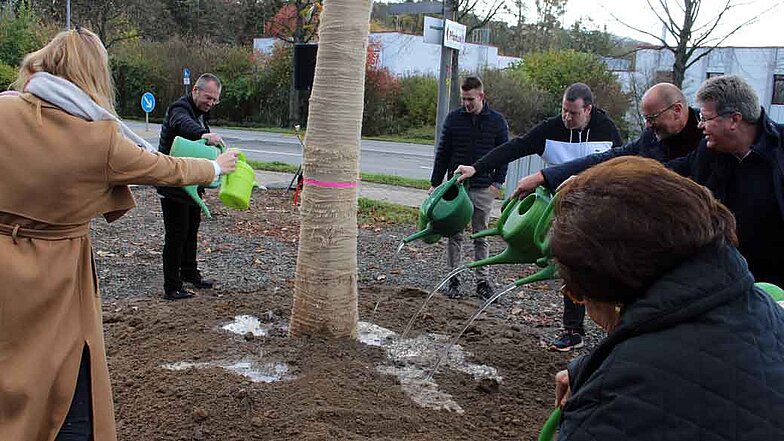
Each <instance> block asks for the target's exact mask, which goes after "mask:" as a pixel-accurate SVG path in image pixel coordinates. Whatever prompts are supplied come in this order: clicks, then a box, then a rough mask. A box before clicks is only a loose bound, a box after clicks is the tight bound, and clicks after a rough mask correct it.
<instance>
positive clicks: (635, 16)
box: [510, 0, 784, 47]
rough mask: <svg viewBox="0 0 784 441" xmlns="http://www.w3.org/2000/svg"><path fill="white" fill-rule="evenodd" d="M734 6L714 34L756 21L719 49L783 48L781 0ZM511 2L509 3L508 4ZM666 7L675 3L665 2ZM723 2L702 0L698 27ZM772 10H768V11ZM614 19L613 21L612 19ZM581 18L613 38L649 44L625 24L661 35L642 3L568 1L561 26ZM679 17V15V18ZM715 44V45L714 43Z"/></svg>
mask: <svg viewBox="0 0 784 441" xmlns="http://www.w3.org/2000/svg"><path fill="white" fill-rule="evenodd" d="M524 1H525V2H526V3H527V4H528V16H529V17H532V16H533V15H534V14H535V13H536V7H535V6H534V1H533V0H524ZM661 1H665V0H650V3H651V4H653V5H658V4H659V3H660V2H661ZM731 1H732V3H733V4H737V5H738V6H737V7H736V8H735V9H733V11H732V13H731V14H729V16H725V17H723V18H722V23H725V26H723V27H720V28H718V29H717V31H716V34H719V33H721V34H722V35H723V34H726V33H727V32H729V31H730V30H732V29H733V28H734V27H736V26H737V25H738V24H740V23H743V22H745V21H747V20H749V19H751V18H755V17H756V18H757V21H756V22H754V23H751V24H749V25H747V26H746V27H744V28H742V29H741V30H739V31H737V32H736V33H735V34H733V35H732V36H730V37H729V38H728V39H727V40H726V41H725V42H724V43H722V44H721V45H722V46H782V47H784V31H782V26H784V1H782V0H731ZM510 3H511V2H510ZM669 3H670V4H676V3H675V1H674V0H669ZM726 3H727V0H702V7H701V8H700V17H705V18H701V19H698V23H697V24H698V25H700V24H704V23H705V21H706V20H707V18H713V17H715V16H716V14H718V12H719V11H720V10H721V9H722V7H723V6H724V5H725V4H726ZM771 7H772V9H768V8H771ZM613 16H615V18H614V17H613ZM580 18H583V20H582V21H583V23H584V24H587V25H588V27H589V28H592V29H603V28H604V26H605V25H606V27H607V31H608V32H610V33H613V34H616V35H620V36H625V37H631V38H634V39H637V40H641V41H647V42H649V43H655V42H656V41H655V39H654V38H652V37H650V36H646V35H644V34H641V33H638V32H635V31H633V30H631V29H629V27H627V26H624V24H622V23H626V24H628V25H630V26H633V27H635V28H639V29H644V30H646V31H649V32H651V33H653V34H656V35H657V36H659V35H661V32H662V25H661V22H660V21H659V20H658V19H657V18H656V15H655V14H654V13H653V11H651V9H650V7H649V6H648V2H647V1H646V0H569V1H568V3H567V5H566V14H565V16H564V20H563V25H564V26H565V27H568V26H570V25H571V24H572V23H574V22H575V21H576V20H579V19H580ZM681 18H682V16H681ZM588 19H590V21H589V20H588ZM714 44H715V43H714Z"/></svg>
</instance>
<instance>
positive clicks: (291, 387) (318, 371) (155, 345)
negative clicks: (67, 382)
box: [95, 196, 572, 441]
mask: <svg viewBox="0 0 784 441" xmlns="http://www.w3.org/2000/svg"><path fill="white" fill-rule="evenodd" d="M280 197H281V198H287V197H288V196H280ZM153 201H154V200H153ZM151 204H152V205H151V206H152V207H153V208H154V207H155V202H152V203H151ZM267 208H269V207H267ZM150 212H151V211H148V212H146V213H141V214H138V215H137V216H140V218H141V217H143V216H150ZM271 212H272V210H271V209H270V210H268V211H264V210H263V209H262V208H261V207H259V213H260V214H259V216H265V217H264V219H266V220H264V221H263V222H262V223H263V224H265V226H264V227H263V228H259V226H258V225H257V224H258V223H254V221H253V220H252V219H250V218H249V217H250V216H251V214H249V213H248V212H246V213H242V214H241V216H237V217H236V218H234V220H233V224H234V225H235V228H236V230H235V232H237V231H239V232H240V234H241V233H242V232H243V230H248V233H249V234H250V233H251V231H250V230H253V231H252V233H253V234H254V235H258V234H261V235H264V236H265V237H268V238H270V237H272V238H274V237H275V236H278V239H283V237H281V236H284V237H286V239H283V240H282V242H288V243H289V244H290V243H291V242H290V239H289V238H290V233H291V232H290V231H289V230H288V228H289V227H282V226H281V225H283V223H275V222H270V221H269V219H271V217H270V216H272V215H271V214H270V213H271ZM288 215H290V213H288V214H286V216H288ZM132 219H134V218H132ZM136 222H137V221H132V222H130V223H128V226H129V227H130V231H131V234H133V231H135V229H136V227H138V225H137V224H136ZM152 222H160V220H159V219H158V220H156V219H153V220H152ZM103 228H104V227H103V226H100V227H98V228H96V233H95V234H96V248H100V247H102V246H105V247H108V245H106V244H104V243H102V239H101V235H102V234H103ZM111 228H118V227H116V226H114V227H110V229H111ZM120 228H121V227H120ZM282 228H287V230H286V231H282ZM294 228H295V229H294V234H295V235H296V226H295V227H294ZM111 233H112V234H116V235H119V236H122V232H118V231H116V230H115V231H112V232H111ZM140 240H141V239H140ZM294 245H295V246H296V244H294ZM203 246H204V245H203V243H201V244H200V250H201V249H202V247H203ZM254 246H255V245H254ZM202 252H203V251H202ZM113 254H114V253H113ZM106 259H115V261H116V260H117V259H119V257H111V256H110V257H107V258H106ZM263 259H264V258H262V260H263ZM124 263H125V264H126V265H127V264H128V262H124ZM104 264H105V265H108V266H109V267H111V262H108V261H106V262H99V268H100V267H101V266H102V265H104ZM120 266H121V265H120V262H119V261H118V262H117V268H119V267H120ZM149 266H150V268H152V269H151V270H150V271H153V272H155V273H157V272H159V271H160V270H159V267H156V265H155V264H154V263H153V264H151V265H149ZM126 267H127V266H126ZM104 268H107V266H104ZM137 268H143V267H141V266H140V267H137ZM139 271H146V270H143V269H139ZM109 277H111V276H109ZM109 277H107V279H108V278H109ZM123 277H125V276H123ZM129 277H131V276H129ZM149 277H151V276H149ZM149 277H144V279H145V280H146V279H148V278H149ZM288 277H292V274H291V273H289V274H288ZM104 281H105V280H102V283H103V282H104ZM126 283H127V282H126ZM144 283H149V282H140V285H139V286H138V287H137V288H139V289H141V290H142V292H139V293H138V294H137V295H132V296H125V297H118V298H117V299H116V300H106V301H105V303H104V315H105V316H104V321H105V325H104V328H105V332H106V346H107V352H108V361H109V371H110V375H111V379H112V384H113V392H114V399H115V407H116V417H117V426H118V433H119V438H120V440H128V441H131V440H133V441H137V440H279V439H280V440H325V439H335V440H360V439H361V440H399V439H409V440H414V439H416V440H487V439H494V440H501V439H516V440H517V439H520V440H530V439H535V438H536V436H537V434H538V431H539V429H540V427H541V425H542V423H543V422H544V421H545V419H546V418H547V416H548V415H549V413H550V411H551V409H552V401H553V383H552V378H553V375H554V374H555V372H556V371H557V370H559V369H562V368H563V366H564V365H565V363H566V362H567V361H568V360H569V359H570V358H571V357H572V356H567V355H562V354H553V353H549V352H546V351H544V350H542V348H541V347H540V344H539V338H540V335H541V332H540V331H538V330H537V329H535V328H534V327H531V326H536V325H535V324H534V325H531V326H529V324H528V323H526V320H525V319H524V320H522V321H521V320H520V317H519V316H525V314H521V312H520V308H517V310H516V311H513V312H512V313H510V312H509V308H508V307H504V308H501V307H499V308H495V307H491V308H490V309H489V310H488V312H487V313H486V314H485V315H483V316H482V317H480V319H479V320H477V322H475V324H474V325H473V326H472V327H471V328H470V329H469V331H468V333H467V335H465V336H463V338H462V339H461V340H460V344H461V345H462V346H463V347H464V348H465V349H466V350H467V351H469V352H470V353H471V355H470V356H469V358H470V360H471V361H472V362H474V363H478V364H486V365H488V366H492V367H494V368H496V369H497V370H498V374H499V375H500V376H501V377H502V381H501V382H500V383H499V384H495V383H493V382H489V381H487V380H483V381H477V380H474V378H473V377H471V376H470V375H467V374H464V373H460V372H456V371H452V370H449V369H440V370H439V372H438V373H437V374H436V376H435V380H436V381H437V382H438V385H439V388H440V390H442V391H444V392H448V393H449V394H451V395H452V396H453V399H454V401H456V402H457V403H458V404H459V405H460V406H461V407H462V409H463V410H464V413H462V414H461V413H457V412H451V411H447V410H433V409H428V408H423V407H420V406H418V405H417V404H415V403H414V402H413V401H412V400H411V399H410V398H409V397H408V396H407V395H406V394H405V393H404V392H403V390H402V389H401V385H400V383H399V381H398V380H397V378H396V377H394V376H389V375H386V374H383V373H380V372H379V371H377V369H376V368H377V366H379V365H382V364H384V363H387V364H389V363H388V362H387V360H386V353H385V352H384V351H383V350H382V349H381V348H378V347H374V346H368V345H365V344H363V343H360V342H358V341H351V340H338V341H329V340H323V339H320V338H297V339H295V338H289V337H288V336H287V334H286V331H285V329H281V328H276V330H273V331H271V332H270V334H269V335H267V336H265V337H253V336H252V335H249V334H247V335H245V336H242V335H236V334H232V333H229V332H227V331H224V330H222V329H221V326H222V325H224V324H226V323H228V322H230V321H232V319H233V318H234V317H235V316H237V315H242V314H248V315H253V316H256V317H259V318H260V319H261V320H262V321H265V322H270V323H272V324H275V325H276V326H277V325H281V326H283V325H286V324H287V320H288V317H289V314H290V308H291V299H292V295H293V285H292V284H291V281H290V279H288V280H286V281H285V283H280V284H278V283H275V284H268V283H262V284H261V285H260V288H259V290H257V291H252V290H239V289H223V290H221V289H216V290H213V291H204V292H202V293H201V295H199V296H197V297H196V298H193V299H189V300H186V301H180V302H166V301H163V300H159V297H158V295H159V293H158V288H157V283H156V284H155V285H156V287H155V288H145V287H144ZM273 285H274V286H273ZM109 286H112V285H111V284H109ZM426 294H427V293H426V292H425V291H423V290H422V289H421V287H407V286H402V285H395V284H394V283H393V281H392V280H387V283H385V284H380V283H374V282H373V281H368V282H365V283H364V284H363V286H362V287H361V288H360V293H359V311H360V317H361V320H364V321H371V317H372V322H373V323H375V324H377V325H379V326H383V327H385V328H388V329H390V330H392V331H395V332H397V333H401V332H402V331H403V328H404V327H405V325H406V323H407V322H408V320H409V318H410V317H411V316H412V314H413V313H414V312H415V311H416V310H417V309H418V308H419V306H420V305H421V304H422V302H423V300H424V297H425V296H426ZM554 298H556V299H557V297H554ZM379 300H381V302H380V304H379V306H378V309H377V311H376V312H375V314H373V308H374V306H375V305H376V303H377V302H378V301H379ZM477 306H478V302H477V301H476V299H465V300H461V301H454V300H449V299H446V298H444V297H443V296H440V295H439V296H436V297H434V298H433V300H432V301H431V303H430V305H429V306H428V308H427V309H426V313H425V314H424V316H423V317H422V318H420V319H419V320H417V322H416V324H415V326H414V332H413V334H417V333H421V332H428V333H439V334H444V335H450V336H451V335H454V333H455V332H457V331H458V330H459V329H460V328H461V327H462V324H463V323H464V322H465V321H466V320H467V318H468V317H469V316H470V315H471V314H472V313H473V312H474V311H475V310H476V308H477ZM507 306H509V305H507ZM524 312H525V311H524ZM531 313H532V314H536V313H537V312H536V311H531ZM523 318H524V317H523ZM531 321H532V322H534V321H535V320H534V318H533V317H532V318H531ZM240 359H256V360H260V361H262V362H284V363H287V364H288V367H289V373H288V379H284V380H282V381H277V382H273V383H262V382H252V381H250V380H249V379H247V378H246V377H243V376H241V375H238V374H235V373H232V372H229V371H227V370H224V369H222V368H220V367H210V368H199V369H187V370H180V371H172V370H167V369H164V368H162V365H164V364H167V363H177V362H182V361H186V362H195V363H209V362H220V361H225V360H235V361H236V360H240Z"/></svg>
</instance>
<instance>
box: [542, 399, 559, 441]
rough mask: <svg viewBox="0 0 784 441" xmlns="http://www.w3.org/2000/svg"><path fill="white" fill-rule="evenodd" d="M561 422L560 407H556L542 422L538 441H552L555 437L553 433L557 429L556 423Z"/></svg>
mask: <svg viewBox="0 0 784 441" xmlns="http://www.w3.org/2000/svg"><path fill="white" fill-rule="evenodd" d="M560 422H561V407H560V406H559V407H556V408H555V410H553V413H551V414H550V416H549V417H548V418H547V421H545V422H544V426H542V430H541V431H540V432H539V441H552V439H553V437H554V436H555V431H556V430H557V429H558V423H560Z"/></svg>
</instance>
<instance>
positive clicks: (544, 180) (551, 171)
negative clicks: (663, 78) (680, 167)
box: [512, 83, 703, 197]
mask: <svg viewBox="0 0 784 441" xmlns="http://www.w3.org/2000/svg"><path fill="white" fill-rule="evenodd" d="M640 111H641V112H642V114H643V118H644V119H645V130H644V131H643V132H642V134H641V135H640V137H639V138H637V139H635V140H634V141H631V142H629V143H627V144H626V145H624V146H622V147H617V148H613V149H610V150H607V151H605V152H602V153H594V154H592V155H588V156H586V157H583V158H579V159H575V160H572V161H569V162H565V163H563V164H559V165H554V166H552V167H548V168H546V169H544V170H541V171H538V172H536V173H533V174H531V175H528V176H526V177H524V178H522V179H520V182H519V183H518V185H517V188H516V189H515V191H514V194H513V195H512V196H518V197H520V196H524V195H526V194H528V193H530V192H532V191H534V190H535V189H536V187H538V186H540V185H542V186H545V187H547V188H550V189H552V190H555V189H556V188H558V186H559V185H561V183H563V182H564V181H565V180H566V179H568V178H569V177H570V176H573V175H576V174H578V173H580V172H582V171H583V170H586V169H588V168H589V167H591V166H594V165H596V164H599V163H602V162H604V161H607V160H610V159H612V158H616V157H618V156H629V155H634V156H636V155H639V156H642V157H644V158H651V159H655V160H657V161H659V162H667V161H670V160H672V159H675V158H680V157H683V156H686V155H687V154H689V153H690V152H691V151H693V150H695V149H696V148H697V146H698V145H699V144H700V141H702V139H703V134H702V129H701V128H700V127H698V116H697V115H698V113H699V111H698V110H696V109H692V108H690V107H688V106H687V105H686V97H685V96H684V95H683V92H682V91H681V90H680V89H679V88H678V87H677V86H675V85H673V84H670V83H658V84H656V85H654V86H652V87H651V88H650V89H648V90H647V91H646V92H645V94H644V95H643V97H642V102H641V103H640Z"/></svg>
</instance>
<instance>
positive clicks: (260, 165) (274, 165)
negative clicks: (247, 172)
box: [248, 159, 298, 174]
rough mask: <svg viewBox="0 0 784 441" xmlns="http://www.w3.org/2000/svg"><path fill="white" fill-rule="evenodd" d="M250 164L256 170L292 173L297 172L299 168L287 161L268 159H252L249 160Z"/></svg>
mask: <svg viewBox="0 0 784 441" xmlns="http://www.w3.org/2000/svg"><path fill="white" fill-rule="evenodd" d="M248 165H250V166H251V167H253V168H254V169H256V170H267V171H275V172H281V173H292V174H294V173H296V172H297V168H298V167H297V166H296V165H291V164H286V163H285V162H280V161H272V162H267V161H254V160H252V159H251V160H249V161H248Z"/></svg>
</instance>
